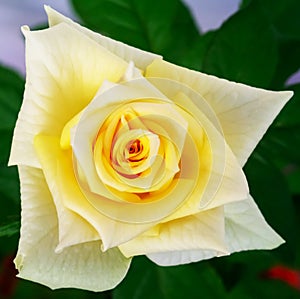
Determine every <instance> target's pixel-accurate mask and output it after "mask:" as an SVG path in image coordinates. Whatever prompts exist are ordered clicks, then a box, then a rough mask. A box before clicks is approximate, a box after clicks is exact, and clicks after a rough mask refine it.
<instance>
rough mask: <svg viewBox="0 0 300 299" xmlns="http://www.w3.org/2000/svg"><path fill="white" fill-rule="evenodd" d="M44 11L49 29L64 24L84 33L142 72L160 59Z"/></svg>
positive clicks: (57, 14) (63, 17)
mask: <svg viewBox="0 0 300 299" xmlns="http://www.w3.org/2000/svg"><path fill="white" fill-rule="evenodd" d="M45 10H46V12H47V14H48V20H49V26H50V27H52V26H55V25H57V24H60V23H66V24H68V25H70V26H72V27H73V28H75V29H76V30H78V31H80V32H82V33H84V34H85V35H86V36H88V37H89V38H91V39H93V40H94V41H96V42H97V43H98V44H100V45H101V46H103V47H105V48H106V49H107V50H109V51H111V52H112V53H114V54H115V55H117V56H119V57H121V58H122V59H124V60H126V61H127V62H129V61H133V62H134V64H135V65H136V66H137V67H138V68H140V69H142V70H145V68H146V67H147V66H148V65H149V64H150V63H151V62H152V61H153V60H154V59H161V56H160V55H156V54H153V53H150V52H146V51H142V50H140V49H137V48H134V47H131V46H129V45H126V44H123V43H121V42H119V41H115V40H113V39H111V38H108V37H106V36H103V35H101V34H99V33H95V32H93V31H91V30H89V29H87V28H85V27H82V26H80V25H79V24H77V23H75V22H73V21H72V20H70V19H69V18H67V17H65V16H64V15H62V14H60V13H59V12H57V11H55V10H54V9H52V8H51V7H50V6H45Z"/></svg>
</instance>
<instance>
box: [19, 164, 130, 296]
mask: <svg viewBox="0 0 300 299" xmlns="http://www.w3.org/2000/svg"><path fill="white" fill-rule="evenodd" d="M19 173H20V179H21V194H22V225H21V238H20V242H19V249H18V253H17V257H16V259H15V264H16V267H17V269H18V270H19V275H18V276H19V277H21V278H24V279H28V280H32V281H35V282H38V283H41V284H44V285H47V286H48V287H50V288H52V289H57V288H66V287H72V288H80V289H86V290H91V291H104V290H107V289H111V288H113V287H115V286H116V285H117V284H118V283H119V282H120V281H121V280H122V279H123V278H124V276H125V275H126V272H127V270H128V268H129V264H130V260H129V259H126V258H125V257H124V256H123V255H122V254H121V253H120V251H119V250H118V249H116V248H115V249H111V250H109V251H107V252H105V253H103V252H101V250H100V245H101V243H100V242H88V243H84V244H80V245H77V246H72V247H69V248H67V249H65V250H64V251H63V252H62V253H59V254H58V253H55V248H56V246H57V242H58V227H57V226H58V223H57V215H56V211H55V207H54V204H53V201H52V196H51V194H50V192H49V190H48V187H47V184H46V181H45V179H44V176H43V173H42V171H41V170H39V169H35V168H31V167H26V166H21V167H19Z"/></svg>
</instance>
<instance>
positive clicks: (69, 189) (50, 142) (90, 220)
mask: <svg viewBox="0 0 300 299" xmlns="http://www.w3.org/2000/svg"><path fill="white" fill-rule="evenodd" d="M35 146H36V150H37V153H38V156H39V158H40V159H41V163H42V165H43V171H44V174H45V177H46V179H47V182H48V185H49V187H50V189H51V192H52V195H53V197H54V202H55V203H57V202H61V203H62V204H63V206H64V207H65V208H67V209H69V210H71V211H73V212H75V213H76V214H78V215H79V216H80V217H82V218H83V219H84V220H85V221H86V222H87V224H88V225H90V226H92V227H93V228H94V229H95V230H96V232H97V233H98V235H99V236H100V238H101V240H102V249H103V250H107V249H109V248H112V247H115V246H117V245H119V244H121V243H123V242H126V241H128V240H130V239H131V238H133V237H135V236H137V235H139V234H140V233H142V232H144V231H145V230H147V229H149V228H150V227H151V226H153V224H151V223H147V224H140V225H136V224H128V223H121V222H118V221H115V220H113V219H110V218H108V217H106V216H104V215H103V214H101V213H99V211H98V210H96V209H95V208H94V207H93V206H92V205H91V204H90V203H89V201H88V200H87V199H86V197H85V196H84V195H83V193H82V192H81V189H80V188H79V186H78V183H77V180H76V178H75V175H74V169H73V162H72V156H71V155H70V153H68V152H66V151H63V150H62V149H61V147H60V140H59V138H57V137H52V136H43V135H39V136H37V137H36V138H35ZM59 220H61V219H59ZM62 220H63V219H62ZM60 229H61V230H64V229H65V227H64V223H61V227H60ZM68 232H69V230H67V232H66V233H68ZM81 238H82V236H81V235H80V234H78V235H77V234H73V239H74V240H77V241H78V243H79V242H80V241H81ZM73 243H75V241H73ZM61 247H63V246H62V245H61V246H59V247H58V249H61ZM65 250H66V249H65Z"/></svg>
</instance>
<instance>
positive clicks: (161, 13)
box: [72, 0, 199, 64]
mask: <svg viewBox="0 0 300 299" xmlns="http://www.w3.org/2000/svg"><path fill="white" fill-rule="evenodd" d="M72 3H73V5H74V7H75V9H76V10H77V12H78V13H79V15H80V17H81V18H82V20H83V22H84V23H85V24H86V25H87V26H88V27H90V28H91V29H93V30H95V31H98V32H101V33H103V34H105V35H107V36H110V37H112V38H114V39H116V40H120V41H123V42H125V43H127V44H129V45H132V46H135V47H138V48H141V49H144V50H147V51H151V52H154V53H158V54H162V55H164V56H165V58H166V59H167V60H170V61H173V62H174V61H176V62H177V63H179V64H183V63H180V62H181V60H184V57H185V55H187V52H189V51H190V49H192V48H193V47H194V41H195V40H197V39H198V38H199V33H198V31H197V29H196V27H195V25H194V22H193V20H192V18H191V15H190V13H189V11H188V10H187V8H186V7H185V6H184V5H183V4H182V2H181V1H179V0H165V1H152V0H144V1H139V0H129V1H128V0H99V1H93V0H87V1H84V2H83V1H80V0H72Z"/></svg>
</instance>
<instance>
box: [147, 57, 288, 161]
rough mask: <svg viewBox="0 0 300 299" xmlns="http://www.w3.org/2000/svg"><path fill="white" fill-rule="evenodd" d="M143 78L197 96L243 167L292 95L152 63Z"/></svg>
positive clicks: (173, 66) (162, 62)
mask: <svg viewBox="0 0 300 299" xmlns="http://www.w3.org/2000/svg"><path fill="white" fill-rule="evenodd" d="M146 77H160V78H169V79H173V80H175V81H178V82H181V83H184V84H186V85H188V86H189V87H191V88H193V89H194V90H195V91H197V92H198V93H200V94H201V95H202V96H203V97H204V98H205V99H206V100H207V102H208V103H209V104H210V105H211V107H212V108H213V109H214V111H215V113H216V115H217V117H218V118H219V121H220V123H221V125H222V129H223V132H224V135H225V138H226V141H227V143H228V144H229V146H230V147H231V149H232V151H233V152H234V154H235V155H236V157H237V159H238V161H239V163H240V164H241V165H242V166H243V165H244V164H245V163H246V161H247V159H248V157H249V155H250V154H251V152H252V151H253V149H254V148H255V146H256V145H257V143H258V142H259V140H260V139H261V138H262V136H263V134H264V133H265V132H266V130H267V128H268V127H269V126H270V124H271V123H272V122H273V120H274V118H275V117H276V115H277V114H278V113H279V111H280V110H281V109H282V107H283V106H284V105H285V104H286V102H287V101H288V100H289V99H290V98H291V97H292V95H293V92H291V91H282V92H274V91H268V90H264V89H259V88H254V87H250V86H247V85H244V84H239V83H235V82H230V81H227V80H224V79H219V78H217V77H214V76H210V75H206V74H203V73H200V72H195V71H191V70H189V69H186V68H182V67H179V66H176V65H174V64H171V63H168V62H165V61H162V60H155V61H154V62H153V63H152V64H151V65H150V66H149V67H148V68H147V71H146ZM200 108H201V107H200Z"/></svg>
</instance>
